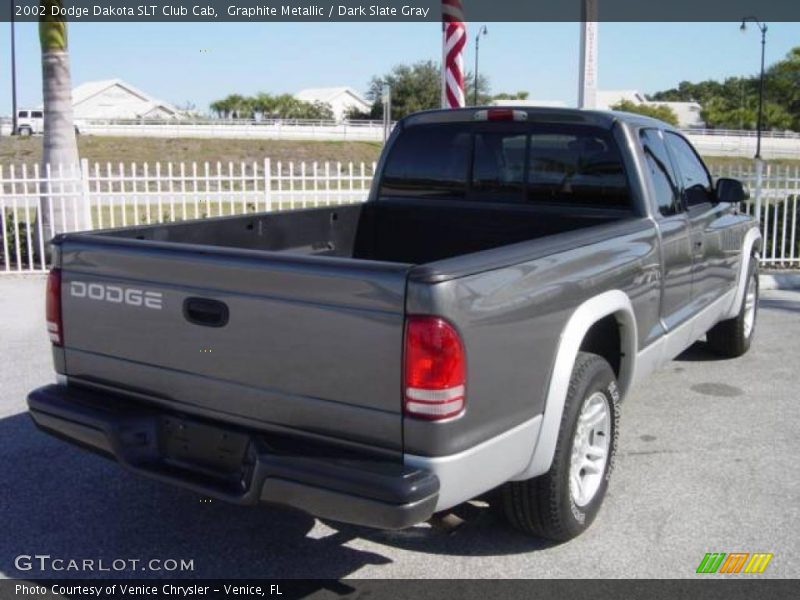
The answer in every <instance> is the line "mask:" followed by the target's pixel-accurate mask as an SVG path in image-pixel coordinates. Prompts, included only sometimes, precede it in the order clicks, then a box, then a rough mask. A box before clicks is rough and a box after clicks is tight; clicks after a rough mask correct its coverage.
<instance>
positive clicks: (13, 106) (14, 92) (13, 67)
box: [11, 10, 19, 135]
mask: <svg viewBox="0 0 800 600" xmlns="http://www.w3.org/2000/svg"><path fill="white" fill-rule="evenodd" d="M14 25H15V24H14V11H13V10H12V11H11V135H16V133H17V126H18V125H19V124H18V123H17V45H16V37H15V31H14V30H15V26H14Z"/></svg>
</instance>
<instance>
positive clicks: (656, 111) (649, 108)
mask: <svg viewBox="0 0 800 600" xmlns="http://www.w3.org/2000/svg"><path fill="white" fill-rule="evenodd" d="M611 109H612V110H621V111H625V112H630V113H636V114H639V115H645V116H647V117H653V118H654V119H660V120H661V121H664V122H666V123H669V124H670V125H674V126H675V127H677V126H678V116H677V115H676V114H675V111H674V110H672V109H671V108H670V107H669V106H664V105H659V104H636V103H635V102H631V101H630V100H622V101H620V102H618V103H617V104H614V105H613V106H612V107H611Z"/></svg>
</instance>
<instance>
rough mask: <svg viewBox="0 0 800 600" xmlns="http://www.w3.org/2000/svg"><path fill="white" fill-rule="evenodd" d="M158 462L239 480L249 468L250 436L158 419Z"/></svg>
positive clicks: (174, 419) (177, 419)
mask: <svg viewBox="0 0 800 600" xmlns="http://www.w3.org/2000/svg"><path fill="white" fill-rule="evenodd" d="M158 441H159V452H160V454H161V460H162V461H164V462H166V463H168V464H171V465H173V466H176V467H181V468H188V469H191V470H194V471H197V472H202V473H204V474H206V475H210V476H213V477H216V478H220V479H223V480H231V481H237V482H238V481H242V479H243V478H245V477H246V475H247V474H248V472H249V468H250V467H251V466H252V464H251V461H250V459H249V454H250V453H249V448H250V442H251V440H250V436H249V435H246V434H244V433H240V432H238V431H234V430H230V429H224V428H222V427H216V426H214V425H209V424H207V423H203V422H200V421H194V420H191V419H184V418H181V417H175V416H164V417H161V419H160V420H159V428H158Z"/></svg>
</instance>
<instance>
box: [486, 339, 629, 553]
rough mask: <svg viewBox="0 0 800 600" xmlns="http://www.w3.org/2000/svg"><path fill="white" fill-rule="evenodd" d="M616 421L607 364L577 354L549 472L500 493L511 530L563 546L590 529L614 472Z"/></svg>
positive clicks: (614, 388) (616, 400)
mask: <svg viewBox="0 0 800 600" xmlns="http://www.w3.org/2000/svg"><path fill="white" fill-rule="evenodd" d="M618 416H619V392H618V390H617V381H616V378H615V377H614V372H613V371H612V370H611V367H610V366H609V364H608V362H606V360H605V359H603V358H602V357H600V356H597V355H596V354H590V353H586V352H581V353H579V354H578V358H577V360H576V361H575V366H574V367H573V370H572V377H571V379H570V385H569V391H568V393H567V398H566V402H565V404H564V412H563V415H562V418H561V427H560V430H559V434H558V442H557V444H556V450H555V455H554V456H553V464H552V465H551V467H550V470H549V471H548V472H547V473H545V474H544V475H542V476H540V477H535V478H532V479H528V480H525V481H514V482H509V483H507V484H505V485H504V486H503V488H502V499H503V512H504V513H505V515H506V518H507V519H508V520H509V522H510V523H511V524H512V525H513V526H514V527H516V528H517V529H520V530H521V531H523V532H525V533H529V534H532V535H536V536H539V537H545V538H549V539H552V540H556V541H566V540H569V539H572V538H574V537H576V536H577V535H580V534H581V533H582V532H583V531H585V530H586V529H587V528H588V527H589V525H591V523H592V521H594V519H595V517H596V516H597V512H598V511H599V510H600V506H601V504H602V503H603V498H604V497H605V494H606V489H607V487H608V479H609V477H610V475H611V470H612V467H613V462H614V455H615V452H616V442H617V419H618Z"/></svg>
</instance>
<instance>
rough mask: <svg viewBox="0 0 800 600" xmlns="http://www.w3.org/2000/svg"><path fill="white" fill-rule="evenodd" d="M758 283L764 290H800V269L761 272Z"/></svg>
mask: <svg viewBox="0 0 800 600" xmlns="http://www.w3.org/2000/svg"><path fill="white" fill-rule="evenodd" d="M758 285H759V287H760V288H761V289H762V290H800V271H772V272H768V273H760V274H759V276H758Z"/></svg>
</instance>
